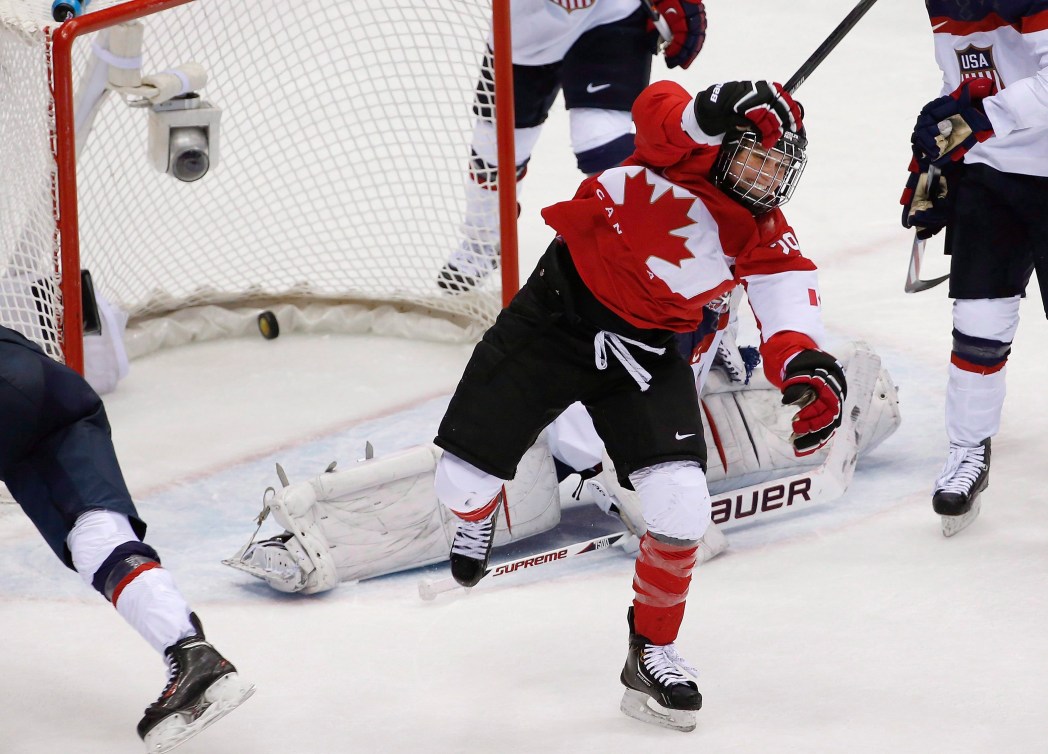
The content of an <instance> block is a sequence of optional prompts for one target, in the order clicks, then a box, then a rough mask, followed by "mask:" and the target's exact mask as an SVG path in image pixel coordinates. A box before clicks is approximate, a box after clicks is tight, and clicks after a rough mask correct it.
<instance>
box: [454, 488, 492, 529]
mask: <svg viewBox="0 0 1048 754" xmlns="http://www.w3.org/2000/svg"><path fill="white" fill-rule="evenodd" d="M505 492H506V488H505V487H503V488H502V489H501V490H499V494H497V495H495V497H493V498H491V500H490V501H489V502H488V503H487V504H486V505H485V506H484V507H483V508H477V509H476V510H475V511H451V512H452V513H454V514H455V515H456V516H458V517H459V518H461V519H462V520H463V521H469V522H471V523H475V522H477V521H483V520H484V519H485V518H487V517H488V516H490V515H491V514H492V513H494V512H495V509H496V508H498V507H499V506H500V505H502V501H503V500H505V498H506V495H505Z"/></svg>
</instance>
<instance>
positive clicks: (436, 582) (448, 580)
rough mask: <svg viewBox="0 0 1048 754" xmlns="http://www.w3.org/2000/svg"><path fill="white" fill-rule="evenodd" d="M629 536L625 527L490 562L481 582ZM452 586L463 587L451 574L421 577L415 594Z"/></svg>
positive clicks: (601, 547)
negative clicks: (554, 547) (520, 555)
mask: <svg viewBox="0 0 1048 754" xmlns="http://www.w3.org/2000/svg"><path fill="white" fill-rule="evenodd" d="M632 536H633V535H632V534H630V533H629V532H628V531H622V532H618V533H616V534H607V535H605V536H603V537H596V538H594V539H587V540H586V541H585V542H578V543H576V544H573V545H565V546H564V547H558V548H557V549H555V550H548V551H546V552H540V553H537V554H535V555H526V556H524V557H522V558H517V559H516V560H510V561H507V562H505V563H499V564H498V565H493V566H490V567H489V568H488V569H487V570H486V571H484V576H482V577H481V578H482V579H485V580H486V581H485V582H484V583H491V581H493V580H494V579H497V578H502V577H504V576H508V575H509V574H511V573H516V572H518V571H523V570H525V569H527V568H535V567H538V566H544V565H547V564H549V563H559V562H561V561H563V560H568V559H569V558H577V557H578V556H580V555H588V554H589V553H591V552H600V551H602V550H607V549H610V548H612V547H616V546H622V545H623V544H625V543H626V541H627V540H628V539H629V538H630V537H632ZM455 589H465V587H463V586H460V585H459V583H458V582H457V581H455V579H454V578H452V577H451V576H445V577H443V578H436V579H422V580H421V581H419V582H418V596H419V597H421V598H422V599H424V600H426V601H429V600H432V599H435V598H436V596H437V595H438V594H441V593H443V592H451V591H454V590H455Z"/></svg>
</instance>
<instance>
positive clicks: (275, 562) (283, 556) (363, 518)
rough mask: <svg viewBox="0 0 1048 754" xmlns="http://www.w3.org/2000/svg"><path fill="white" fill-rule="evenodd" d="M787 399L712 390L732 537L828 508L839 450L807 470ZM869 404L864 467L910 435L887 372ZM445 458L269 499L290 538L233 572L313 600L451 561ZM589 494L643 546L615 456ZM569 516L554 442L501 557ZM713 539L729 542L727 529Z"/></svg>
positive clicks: (421, 453)
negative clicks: (821, 472)
mask: <svg viewBox="0 0 1048 754" xmlns="http://www.w3.org/2000/svg"><path fill="white" fill-rule="evenodd" d="M853 353H854V348H852V349H842V357H841V361H842V362H843V363H844V364H845V370H846V372H847V370H848V367H849V364H850V362H851V356H852V354H853ZM867 390H869V388H867ZM780 397H781V396H780V393H779V391H778V390H776V389H775V388H774V387H773V386H772V385H770V384H769V383H766V382H763V381H761V380H760V379H755V380H753V381H752V382H751V384H750V385H749V386H742V385H740V384H739V383H732V382H730V381H729V380H727V379H720V378H718V376H717V374H716V373H714V374H712V375H711V376H710V378H709V379H708V380H707V384H706V390H705V391H704V393H703V395H702V409H703V413H704V419H705V421H704V422H703V424H704V430H705V433H706V443H707V447H708V448H709V449H710V450H709V464H708V465H709V468H708V469H707V478H708V480H709V487H710V492H711V496H712V512H711V518H712V521H713V523H714V524H716V525H719V526H720V527H722V528H725V529H730V528H731V527H732V526H734V525H736V524H743V523H749V522H751V521H754V520H756V519H758V518H764V517H768V516H771V515H780V514H783V513H787V512H788V511H791V510H794V509H797V508H803V507H809V506H811V505H813V504H816V503H820V502H825V500H823V499H822V498H823V497H827V494H828V493H827V492H826V489H828V488H826V487H824V486H823V485H821V484H815V483H813V480H814V479H817V476H818V475H817V474H809V473H807V472H815V471H816V470H818V469H820V467H821V466H822V464H823V462H824V461H825V460H826V458H827V455H828V453H829V452H830V450H832V448H833V443H830V445H829V446H827V448H824V449H823V450H821V451H819V452H817V453H814V454H812V455H810V456H806V457H804V458H803V459H798V458H797V457H796V456H795V455H794V454H793V450H792V446H791V444H790V440H789V437H790V432H791V426H790V412H789V411H788V410H787V409H784V408H783V407H782V406H781V404H780V402H779V401H780ZM856 398H860V397H859V396H856ZM868 404H869V406H870V408H869V410H867V411H865V412H863V414H862V415H861V417H860V418H859V422H860V423H861V425H862V426H860V427H858V428H857V429H858V437H859V443H858V451H859V453H860V455H861V454H863V453H868V452H869V451H871V450H872V449H873V448H875V447H876V446H877V445H879V444H880V443H881V442H882V441H883V440H884V439H885V438H887V437H888V436H889V435H890V434H891V433H892V432H894V431H895V429H896V428H897V427H898V425H899V421H900V417H899V409H898V397H897V394H896V391H895V386H894V385H893V383H892V381H891V377H890V376H889V375H888V373H887V371H886V370H884V369H883V368H882V369H880V372H879V374H878V376H877V378H876V380H875V381H873V389H872V394H871V395H870V396H869V401H868ZM862 405H866V403H863V404H862ZM440 452H441V451H440V450H439V449H438V448H437V447H436V446H434V445H423V446H417V447H413V448H409V449H407V450H404V451H401V452H398V453H393V454H390V455H388V456H383V457H381V458H371V459H367V460H364V461H361V462H359V463H357V464H355V465H354V466H353V467H351V468H349V469H346V470H339V471H335V470H331V471H327V472H325V473H323V474H320V475H319V476H317V477H316V478H314V479H311V480H308V481H305V482H298V483H294V484H288V485H286V486H284V487H282V488H281V489H279V490H273V489H272V488H271V489H269V490H267V491H266V495H265V498H264V508H263V512H262V515H261V516H260V521H261V520H262V519H264V518H265V517H266V516H267V515H269V514H272V515H273V517H274V519H275V520H276V522H277V524H278V525H280V526H281V527H283V528H284V532H283V533H282V534H279V535H277V536H275V537H271V538H269V539H263V540H261V541H256V539H255V538H254V537H252V539H251V541H250V542H248V544H247V545H245V546H244V547H243V548H241V549H240V551H239V552H237V554H236V555H234V556H233V557H232V558H229V559H227V560H224V561H223V563H225V564H226V565H229V566H231V567H233V568H236V569H238V570H241V571H245V572H247V573H249V574H251V575H252V576H256V577H258V578H260V579H263V580H264V581H266V582H267V583H268V584H269V585H270V586H272V587H273V588H274V589H277V590H278V591H282V592H302V593H304V594H312V593H316V592H322V591H326V590H329V589H332V588H334V587H335V586H337V585H338V584H339V582H342V581H358V580H360V579H366V578H372V577H375V576H381V575H384V574H389V573H395V572H398V571H403V570H407V569H410V568H417V567H421V566H426V565H431V564H434V563H439V562H442V561H445V560H447V558H448V552H449V550H450V548H451V542H452V540H453V539H454V535H455V528H456V522H455V521H452V520H451V517H450V515H449V514H448V512H447V510H446V509H445V508H444V507H443V506H441V505H439V504H438V503H437V499H436V494H435V492H434V490H433V472H434V468H435V466H436V461H437V458H438V457H439V454H440ZM586 487H587V488H588V490H589V493H590V495H591V497H592V498H593V500H594V502H596V503H597V504H598V505H599V506H600V507H601V509H602V510H604V511H605V512H606V513H612V514H615V515H618V516H619V517H620V518H621V519H622V520H623V522H624V523H625V524H626V527H627V528H628V529H629V531H630V532H631V533H632V534H634V535H637V536H640V535H643V533H644V530H645V526H644V519H643V515H642V512H641V510H640V502H639V499H638V498H637V495H636V493H635V492H633V491H632V490H626V489H624V488H623V487H622V486H621V485H620V484H619V482H618V480H617V477H616V474H615V470H614V469H613V468H612V467H611V464H610V461H609V460H608V459H607V456H606V455H605V459H604V469H603V471H602V472H601V473H600V474H599V475H597V476H596V477H594V478H592V479H589V480H588V481H587V482H586ZM820 496H821V497H820ZM827 499H828V498H827ZM560 512H561V499H560V487H559V484H558V481H557V475H556V471H555V469H554V463H553V458H552V456H551V455H550V451H549V447H548V445H547V444H546V440H545V433H543V435H542V436H540V437H539V440H538V441H537V442H536V444H535V445H534V446H533V447H532V448H531V449H530V450H529V451H528V453H527V454H525V456H524V458H523V459H522V460H521V462H520V465H519V467H518V472H517V476H516V478H515V479H514V480H513V481H511V482H507V484H506V510H505V511H503V514H502V515H500V516H499V518H498V525H497V527H496V533H495V546H496V547H498V546H500V545H504V544H507V543H509V542H512V541H517V540H520V539H524V538H526V537H530V536H534V535H536V534H539V533H541V532H544V531H548V530H550V529H552V528H553V527H555V526H556V525H557V524H558V523H559V522H560ZM710 532H711V533H713V534H714V535H715V536H719V532H717V531H716V528H715V527H711V528H710ZM256 535H257V531H256ZM723 547H724V545H723V542H721V543H720V545H718V546H717V547H712V546H711V547H709V548H707V550H706V551H705V552H704V553H703V555H704V558H709V557H713V556H714V555H716V554H717V553H718V552H720V551H721V550H722V549H723ZM627 549H629V548H628V547H627Z"/></svg>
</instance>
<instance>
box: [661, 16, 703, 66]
mask: <svg viewBox="0 0 1048 754" xmlns="http://www.w3.org/2000/svg"><path fill="white" fill-rule="evenodd" d="M651 5H652V8H653V9H654V10H655V12H656V13H658V14H659V15H660V16H662V18H663V19H665V21H666V24H667V25H668V26H669V27H670V33H671V34H672V38H671V39H670V40H668V42H667V44H666V49H665V50H664V51H663V55H664V56H665V57H666V66H667V67H668V68H676V67H677V66H680V67H681V68H687V67H688V66H689V65H691V64H692V62H693V61H694V60H695V57H696V56H697V55H698V54H699V51H700V50H701V49H702V44H703V42H705V41H706V8H705V7H704V6H703V4H702V0H655V2H653V3H652V4H651ZM654 28H655V24H654V23H652V22H651V21H649V22H648V29H649V30H651V29H654Z"/></svg>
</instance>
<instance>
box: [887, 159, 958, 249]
mask: <svg viewBox="0 0 1048 754" xmlns="http://www.w3.org/2000/svg"><path fill="white" fill-rule="evenodd" d="M929 165H930V163H929V162H928V160H927V159H926V158H922V159H918V158H917V157H913V158H912V159H911V160H910V177H909V178H908V179H907V180H906V188H904V189H903V191H902V198H900V199H899V204H901V205H902V227H904V228H915V229H916V230H917V238H919V239H922V240H923V239H926V238H931V237H932V236H934V235H935V234H936V233H938V232H939V231H940V230H942V229H943V228H945V227H946V225H947V224H948V223H949V220H950V202H951V199H952V197H951V196H950V195H949V192H948V180H947V173H949V174H950V175H951V176H952V175H953V173H954V171H953V170H951V169H950V166H947V168H946V170H945V171H943V172H942V173H940V174H939V175H938V176H937V177H936V179H935V180H934V181H932V182H931V185H929V180H928V168H929Z"/></svg>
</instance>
